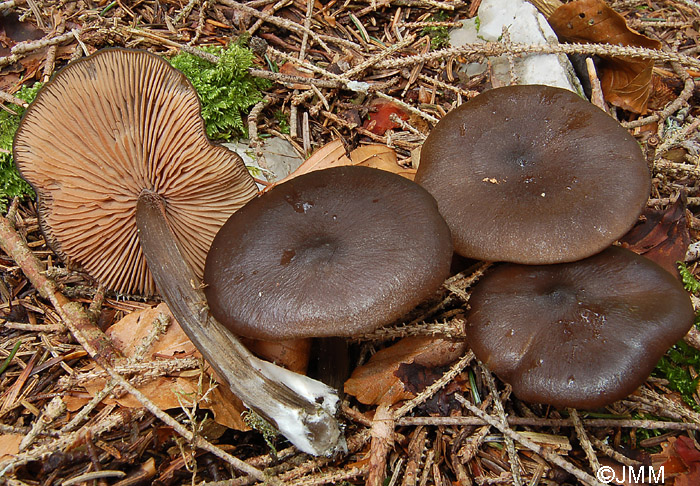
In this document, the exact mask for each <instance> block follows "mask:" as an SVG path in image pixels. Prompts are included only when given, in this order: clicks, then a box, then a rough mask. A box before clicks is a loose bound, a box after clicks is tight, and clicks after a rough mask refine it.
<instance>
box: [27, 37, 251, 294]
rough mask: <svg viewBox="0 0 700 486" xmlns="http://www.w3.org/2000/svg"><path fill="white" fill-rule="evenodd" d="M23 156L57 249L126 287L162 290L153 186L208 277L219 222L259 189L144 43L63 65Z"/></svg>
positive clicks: (35, 111)
mask: <svg viewBox="0 0 700 486" xmlns="http://www.w3.org/2000/svg"><path fill="white" fill-rule="evenodd" d="M14 154H15V162H16V164H17V167H18V169H19V170H20V172H21V174H22V176H23V177H24V178H25V179H26V180H27V181H28V182H29V183H30V184H31V185H32V187H33V188H34V190H35V191H36V193H37V195H38V207H39V218H40V224H41V228H42V230H43V232H44V234H45V236H46V239H47V242H48V243H49V245H50V246H51V247H52V248H53V249H54V251H56V253H57V254H58V255H59V256H60V257H61V258H63V259H65V260H66V261H68V262H70V263H72V264H74V265H78V266H79V267H81V268H82V269H84V270H85V271H86V272H87V273H89V274H90V275H91V276H93V277H94V278H96V279H97V280H98V281H100V282H102V283H104V284H105V285H106V286H107V287H108V288H110V289H113V290H116V291H119V292H129V293H146V294H151V293H153V292H154V290H155V289H154V284H153V280H152V278H151V276H150V274H149V272H148V270H147V268H146V263H145V260H144V257H143V254H142V252H141V248H140V246H139V241H138V240H139V238H138V233H137V230H136V225H135V212H136V201H137V199H138V197H139V194H140V193H141V192H142V191H143V190H150V191H153V192H155V193H157V194H158V195H159V196H160V197H161V198H163V200H164V202H165V207H166V210H165V212H166V218H167V221H168V224H169V225H170V228H171V229H172V231H173V233H174V234H175V236H176V239H177V242H178V245H179V246H180V248H181V250H182V252H183V254H184V255H185V257H186V259H187V260H188V263H189V264H190V265H191V266H192V268H193V269H194V270H195V272H196V273H197V274H199V275H200V276H201V275H202V272H203V267H204V259H205V257H206V252H207V250H208V249H209V245H210V243H211V240H212V239H213V238H214V235H215V234H216V232H217V231H218V229H219V227H220V226H221V225H222V224H223V223H224V221H225V220H226V219H227V218H228V217H229V216H230V215H231V214H232V213H233V212H234V211H236V210H237V209H238V208H240V207H241V206H242V205H243V204H245V202H247V201H248V200H250V199H251V198H252V197H254V195H255V194H256V192H257V189H256V187H255V183H254V182H253V180H252V178H251V177H250V175H249V174H248V173H247V170H246V168H245V166H244V165H243V163H242V161H241V159H240V157H238V155H236V154H235V153H233V152H231V151H229V150H227V149H225V148H224V147H220V146H216V145H213V144H212V143H211V142H210V141H209V140H208V139H207V137H206V132H205V129H204V122H203V120H202V118H201V115H200V105H199V100H198V98H197V94H196V92H195V90H194V88H193V87H192V85H191V84H190V82H189V81H188V80H187V79H186V78H185V76H184V75H183V74H182V73H180V72H179V71H177V70H176V69H174V68H172V67H171V66H170V65H169V64H168V63H167V62H166V61H165V60H163V59H161V58H160V57H158V56H155V55H153V54H150V53H148V52H145V51H133V50H125V49H107V50H102V51H98V52H97V53H96V54H94V55H92V56H89V57H87V58H85V59H82V60H80V61H77V62H74V63H72V64H69V65H68V66H67V67H65V68H64V69H62V70H61V71H60V72H59V73H58V74H57V75H56V76H55V77H54V79H53V80H52V81H50V82H49V83H48V84H47V85H46V86H44V87H43V88H42V90H41V91H40V92H39V94H38V96H37V98H36V100H35V101H34V102H33V103H32V104H31V106H30V107H29V109H28V110H27V112H26V114H25V115H24V118H23V119H22V122H21V125H20V127H19V130H18V132H17V135H16V137H15V142H14Z"/></svg>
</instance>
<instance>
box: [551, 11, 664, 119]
mask: <svg viewBox="0 0 700 486" xmlns="http://www.w3.org/2000/svg"><path fill="white" fill-rule="evenodd" d="M547 20H548V21H549V24H550V25H551V26H552V29H554V31H555V32H556V33H557V36H558V37H559V39H560V40H562V41H567V42H584V43H585V42H590V43H607V44H612V45H622V46H636V47H647V48H649V49H659V48H660V47H661V44H660V43H659V42H658V41H656V40H653V39H650V38H649V37H646V36H644V35H642V34H639V33H637V32H635V31H633V30H631V29H630V28H629V27H627V23H626V22H625V19H624V18H623V17H622V16H621V15H620V14H618V13H617V12H615V11H614V10H613V9H612V8H610V7H609V6H608V5H607V4H606V3H605V2H604V1H603V0H576V1H574V2H570V3H567V4H565V5H562V6H561V7H559V8H558V9H557V10H555V11H554V13H553V14H552V15H551V16H550V17H549V19H547ZM602 60H603V62H602V64H601V66H600V69H599V72H600V82H601V86H602V88H603V93H604V95H605V99H606V101H608V102H609V103H611V104H613V105H615V106H619V107H621V108H624V109H626V110H629V111H632V112H634V113H645V112H646V110H647V102H648V100H649V95H650V94H651V90H652V85H651V75H652V69H653V67H654V61H653V60H644V59H635V58H631V57H625V56H619V57H611V56H602Z"/></svg>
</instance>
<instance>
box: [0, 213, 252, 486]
mask: <svg viewBox="0 0 700 486" xmlns="http://www.w3.org/2000/svg"><path fill="white" fill-rule="evenodd" d="M0 247H2V249H3V251H5V253H7V254H8V255H10V256H11V257H12V259H13V260H14V261H15V263H17V264H18V265H19V266H20V267H21V268H22V270H23V271H24V273H25V275H27V277H28V278H29V280H30V281H31V282H32V284H33V285H34V287H35V288H36V289H37V291H38V292H39V293H40V294H41V296H42V297H44V298H46V299H48V300H49V301H51V303H52V304H53V306H54V308H55V309H56V311H57V312H58V314H59V315H60V316H61V319H62V320H63V322H64V323H65V324H66V327H68V329H69V330H70V331H71V333H72V334H73V337H75V339H76V340H77V341H78V343H80V345H81V346H82V347H83V348H84V349H85V351H87V353H88V354H89V355H90V357H92V359H94V360H95V361H96V362H97V363H98V364H99V365H100V366H101V367H102V368H103V369H104V370H105V371H106V372H107V374H108V375H109V376H110V377H111V378H112V379H113V380H114V381H115V382H116V383H117V384H118V385H119V386H121V387H122V388H123V389H125V390H126V391H128V392H129V393H130V394H132V395H133V396H134V398H136V399H137V400H138V401H139V402H140V403H141V404H143V406H144V407H146V408H147V409H148V410H149V411H150V412H151V413H152V414H153V415H155V416H156V417H157V418H159V419H160V420H161V421H162V422H164V423H165V424H166V425H168V426H170V427H172V428H173V429H174V430H175V431H176V432H177V433H178V434H180V435H181V436H183V437H184V438H185V439H187V440H188V441H191V442H192V443H193V445H194V446H195V447H199V448H201V449H204V450H206V451H208V452H211V453H212V454H214V455H215V456H217V457H219V458H221V459H223V460H225V461H226V462H227V463H229V464H230V465H231V466H233V467H234V468H236V469H238V470H239V471H241V472H243V473H245V474H248V475H250V476H252V477H254V478H256V479H259V480H262V479H264V478H265V476H264V475H263V473H262V472H261V471H259V470H258V469H255V468H253V467H251V466H249V465H248V464H246V463H245V462H243V461H241V460H240V459H238V458H236V457H233V456H231V455H230V454H228V453H227V452H224V451H223V450H221V449H220V448H218V447H216V446H214V445H213V444H211V443H210V442H208V441H206V440H204V439H203V438H201V437H193V435H192V433H191V432H190V431H189V430H187V428H185V427H184V426H183V425H182V424H180V423H179V422H178V421H177V420H175V419H173V418H172V417H171V416H170V415H168V414H166V413H165V412H163V411H162V410H161V409H160V408H158V406H157V405H155V404H154V403H153V402H152V401H151V400H150V399H149V398H148V397H146V396H145V395H144V394H143V393H141V392H140V391H139V390H137V389H136V388H135V387H134V386H132V385H131V384H130V383H129V382H128V381H126V379H124V377H122V376H121V375H120V374H119V373H117V372H116V371H115V370H114V368H112V366H111V364H110V363H111V361H112V360H113V358H114V357H115V356H118V352H117V351H116V349H115V348H114V347H113V346H112V344H111V341H110V340H109V338H107V337H106V336H105V335H104V333H102V331H100V330H99V329H97V327H96V326H94V325H93V324H92V323H91V322H90V318H89V317H88V315H87V313H86V312H85V309H84V308H83V307H82V306H81V305H80V304H79V303H77V302H70V301H68V299H66V298H65V297H64V296H63V295H62V294H61V293H60V292H58V290H57V289H56V286H55V284H54V283H53V282H52V281H50V280H48V279H47V278H46V277H45V276H44V275H43V269H42V268H41V264H40V262H39V261H38V260H37V259H36V257H34V255H33V254H32V253H31V251H30V250H29V248H27V247H26V245H25V243H24V242H23V241H22V240H21V237H20V236H19V234H17V232H15V231H14V230H13V228H12V227H11V226H10V224H9V222H8V221H7V219H5V218H4V217H2V216H0Z"/></svg>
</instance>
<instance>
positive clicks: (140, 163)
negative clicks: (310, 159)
mask: <svg viewBox="0 0 700 486" xmlns="http://www.w3.org/2000/svg"><path fill="white" fill-rule="evenodd" d="M14 154H15V161H16V164H17V167H18V169H19V170H20V172H21V173H22V175H23V177H24V178H25V179H26V180H27V181H28V182H29V183H30V184H31V185H32V186H33V187H34V189H35V191H36V193H37V195H38V205H37V206H38V212H39V218H40V221H41V227H42V229H43V231H44V234H45V235H46V240H47V242H48V243H49V244H50V245H51V247H52V248H53V249H54V250H55V251H56V252H57V254H58V255H60V256H61V257H62V258H63V259H65V260H66V261H67V262H70V263H73V264H76V265H79V266H80V267H82V268H83V269H85V271H87V272H88V273H89V274H90V275H92V276H93V277H95V278H96V279H97V280H99V281H100V282H102V283H103V284H105V286H106V287H108V288H111V289H113V290H116V291H118V292H143V293H147V294H149V293H152V292H153V290H154V287H157V288H158V290H159V292H160V293H161V295H162V296H163V299H164V300H165V301H166V303H167V304H168V306H169V307H170V309H171V310H172V312H173V314H174V316H175V317H176V319H177V320H178V322H179V323H180V325H181V326H182V327H183V329H184V330H185V332H186V333H187V335H188V336H189V338H190V339H191V340H192V341H193V343H194V344H195V345H196V346H197V348H198V349H199V350H200V351H201V353H202V355H203V356H204V357H205V359H206V360H207V361H208V362H209V363H210V364H211V365H212V367H213V368H214V369H215V371H216V372H217V373H218V375H219V377H220V378H221V379H223V380H224V381H225V382H226V383H227V384H228V385H229V386H230V387H231V389H232V391H233V392H234V394H236V395H237V396H238V397H239V398H240V399H241V400H242V401H243V402H244V403H245V404H246V405H247V406H249V407H250V408H252V409H254V410H255V411H256V412H258V413H259V414H260V415H262V416H263V418H265V419H267V420H268V421H270V422H271V423H272V424H273V425H275V426H277V428H278V429H279V430H280V432H281V433H282V434H284V435H286V436H287V437H288V438H289V439H290V440H291V442H292V443H294V444H295V445H296V446H298V447H299V448H300V449H301V450H303V451H305V452H309V453H313V454H326V453H330V452H332V451H333V450H334V449H336V448H338V447H342V446H343V444H344V439H343V437H342V434H341V432H340V430H339V427H338V422H337V420H336V419H335V418H334V413H335V409H336V407H337V399H338V397H337V395H336V394H335V392H333V391H332V390H330V389H329V388H327V387H325V386H324V385H322V384H321V383H318V382H316V381H314V380H311V379H309V378H306V377H303V376H301V375H296V374H293V373H290V372H288V371H286V370H283V369H281V368H278V367H275V366H274V365H272V364H271V363H266V362H262V361H261V360H258V359H257V358H255V357H254V356H252V355H251V354H250V353H249V352H248V351H247V350H246V349H245V348H244V347H243V346H242V345H241V344H240V343H239V342H238V340H237V339H236V338H235V337H234V336H233V335H232V334H231V333H230V332H228V331H227V330H226V329H225V328H224V327H223V326H222V325H221V324H219V323H218V322H216V320H215V319H212V318H211V317H210V315H209V314H208V312H207V308H206V304H205V302H206V299H205V297H204V294H203V292H202V290H201V288H200V286H199V284H198V282H200V281H201V275H202V270H203V264H204V258H205V254H206V251H207V250H208V248H209V244H210V243H211V240H212V239H213V237H214V234H215V233H216V231H217V230H218V228H219V226H221V224H223V222H224V221H225V219H226V218H228V216H229V215H230V214H231V213H232V212H234V211H235V210H237V209H238V208H240V207H241V206H242V205H243V204H245V203H246V202H247V201H248V200H250V199H251V198H252V197H254V196H255V194H256V192H257V191H256V186H255V184H254V182H253V180H252V178H251V176H250V175H249V174H248V173H247V171H246V169H245V166H244V165H243V162H242V161H241V159H240V158H239V157H238V156H237V155H236V154H234V153H232V152H230V151H228V150H227V149H225V148H223V147H220V146H215V145H212V144H211V142H209V140H208V139H207V137H206V134H205V128H204V122H203V120H202V118H201V116H200V105H199V101H198V98H197V94H196V92H195V91H194V88H193V87H192V85H191V84H190V83H189V81H187V79H186V78H185V76H184V75H183V74H182V73H180V72H179V71H177V70H176V69H174V68H172V67H171V66H170V65H169V64H168V63H167V62H166V61H164V60H163V59H161V58H160V57H158V56H155V55H152V54H149V53H147V52H145V51H132V50H125V49H108V50H103V51H99V52H97V53H96V54H94V55H92V56H89V57H87V58H85V59H83V60H80V61H78V62H75V63H72V64H69V65H68V66H67V67H65V68H64V69H63V70H61V71H60V72H59V73H58V74H57V75H56V76H55V78H54V79H53V80H52V81H51V82H49V83H48V84H46V85H45V86H44V87H43V88H42V90H41V91H40V92H39V94H38V96H37V98H36V100H35V101H34V103H32V105H31V106H30V107H29V108H28V110H27V111H26V114H25V115H24V118H23V119H22V122H21V124H20V127H19V130H18V131H17V134H16V137H15V141H14ZM154 284H155V285H154Z"/></svg>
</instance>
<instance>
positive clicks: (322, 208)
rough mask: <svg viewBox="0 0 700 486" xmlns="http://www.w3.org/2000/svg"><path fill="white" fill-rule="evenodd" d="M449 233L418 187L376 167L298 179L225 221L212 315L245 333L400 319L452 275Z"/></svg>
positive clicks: (360, 327) (210, 260)
mask: <svg viewBox="0 0 700 486" xmlns="http://www.w3.org/2000/svg"><path fill="white" fill-rule="evenodd" d="M451 255H452V242H451V238H450V232H449V229H448V228H447V225H446V224H445V221H444V220H443V219H442V217H441V216H440V214H439V213H438V211H437V204H436V203H435V200H434V199H433V198H432V196H430V194H429V193H428V192H427V191H425V190H424V189H423V188H421V187H420V186H419V185H417V184H415V183H413V182H411V181H409V180H407V179H404V178H402V177H400V176H397V175H396V174H392V173H389V172H385V171H381V170H378V169H371V168H368V167H336V168H330V169H325V170H319V171H314V172H311V173H308V174H304V175H302V176H299V177H296V178H294V179H291V180H289V181H288V182H285V183H283V184H280V185H278V186H275V187H274V188H273V189H271V190H270V191H268V192H267V193H265V194H263V195H262V196H261V197H259V198H257V199H254V200H252V201H251V202H249V203H248V204H247V205H246V206H245V207H243V208H242V209H241V210H240V211H238V212H237V213H235V214H234V215H233V216H231V218H230V219H229V220H228V221H227V222H226V224H224V226H223V227H222V228H221V230H220V231H219V233H218V234H217V235H216V237H215V238H214V241H213V243H212V246H211V250H210V251H209V255H208V256H207V262H206V267H205V271H204V281H205V283H206V285H207V287H206V288H205V292H206V295H207V301H208V303H209V308H210V310H211V313H212V315H213V316H214V317H215V318H216V319H217V320H218V321H219V322H221V323H222V324H224V325H226V326H228V328H229V329H230V330H231V331H232V332H234V333H236V334H240V335H243V336H248V337H253V338H259V339H269V340H277V339H291V338H297V337H311V336H318V337H320V336H354V335H358V334H361V333H363V332H367V331H371V330H373V329H375V328H377V327H379V326H380V325H383V324H387V323H389V322H392V321H393V320H396V319H398V318H400V317H402V316H403V315H404V314H405V313H406V312H408V311H409V310H411V309H412V308H414V307H415V306H416V305H417V304H419V303H420V302H422V301H424V300H425V299H427V298H428V297H430V296H431V295H432V294H433V293H434V292H435V291H436V290H437V289H438V288H439V287H440V285H441V284H442V282H443V281H444V279H445V278H446V277H447V275H448V273H449V267H450V259H451Z"/></svg>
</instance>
